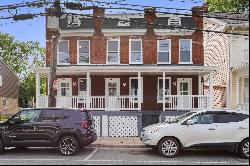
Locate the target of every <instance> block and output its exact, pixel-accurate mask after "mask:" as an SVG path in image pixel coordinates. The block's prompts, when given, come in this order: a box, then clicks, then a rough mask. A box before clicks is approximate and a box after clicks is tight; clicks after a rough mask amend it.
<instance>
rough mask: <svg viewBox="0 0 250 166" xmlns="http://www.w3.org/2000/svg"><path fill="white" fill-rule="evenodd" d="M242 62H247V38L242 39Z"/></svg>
mask: <svg viewBox="0 0 250 166" xmlns="http://www.w3.org/2000/svg"><path fill="white" fill-rule="evenodd" d="M242 52H243V57H242V61H243V62H249V38H244V39H243V51H242Z"/></svg>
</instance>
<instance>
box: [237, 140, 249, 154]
mask: <svg viewBox="0 0 250 166" xmlns="http://www.w3.org/2000/svg"><path fill="white" fill-rule="evenodd" d="M239 153H240V155H241V157H243V158H245V159H249V139H245V140H244V141H242V142H241V143H240V146H239Z"/></svg>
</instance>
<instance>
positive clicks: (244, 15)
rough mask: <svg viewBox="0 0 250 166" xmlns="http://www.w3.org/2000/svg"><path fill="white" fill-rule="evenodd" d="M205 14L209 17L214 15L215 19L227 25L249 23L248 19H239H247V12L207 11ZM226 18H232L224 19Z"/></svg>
mask: <svg viewBox="0 0 250 166" xmlns="http://www.w3.org/2000/svg"><path fill="white" fill-rule="evenodd" d="M206 15H207V16H209V17H215V19H217V20H220V21H222V22H224V23H226V24H229V25H238V24H249V21H243V20H241V19H246V20H249V13H242V14H234V13H208V14H206ZM226 18H233V19H226Z"/></svg>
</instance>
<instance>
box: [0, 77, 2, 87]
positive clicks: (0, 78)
mask: <svg viewBox="0 0 250 166" xmlns="http://www.w3.org/2000/svg"><path fill="white" fill-rule="evenodd" d="M1 86H3V77H2V76H1V75H0V87H1Z"/></svg>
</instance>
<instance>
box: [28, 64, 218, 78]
mask: <svg viewBox="0 0 250 166" xmlns="http://www.w3.org/2000/svg"><path fill="white" fill-rule="evenodd" d="M33 70H34V71H35V72H36V73H39V74H41V75H44V76H48V75H49V73H50V67H36V68H33ZM216 70H217V67H215V66H196V65H169V66H166V65H84V66H83V65H82V66H72V65H71V66H58V67H57V75H83V74H86V73H87V72H90V73H91V74H93V75H102V74H107V73H108V74H110V75H112V74H116V75H118V74H121V75H124V74H136V73H138V72H141V74H145V75H150V74H157V73H159V74H161V73H162V72H166V74H169V75H205V74H209V73H210V72H213V71H216Z"/></svg>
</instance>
